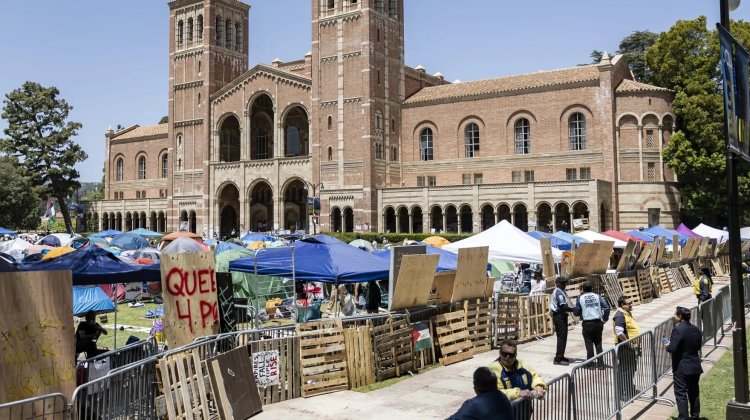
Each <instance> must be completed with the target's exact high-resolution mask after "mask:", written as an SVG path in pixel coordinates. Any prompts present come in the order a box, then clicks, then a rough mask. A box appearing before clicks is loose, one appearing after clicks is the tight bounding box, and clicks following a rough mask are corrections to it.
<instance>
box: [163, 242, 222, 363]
mask: <svg viewBox="0 0 750 420" xmlns="http://www.w3.org/2000/svg"><path fill="white" fill-rule="evenodd" d="M215 270H216V262H215V260H214V254H213V252H204V253H201V254H195V253H180V254H169V255H164V256H163V257H162V259H161V282H162V290H163V297H164V334H165V336H166V338H167V341H168V342H169V346H170V347H171V348H176V347H179V346H183V345H185V344H189V343H192V342H193V340H194V339H195V338H197V337H201V336H206V335H211V334H218V332H219V304H218V296H217V293H216V271H215Z"/></svg>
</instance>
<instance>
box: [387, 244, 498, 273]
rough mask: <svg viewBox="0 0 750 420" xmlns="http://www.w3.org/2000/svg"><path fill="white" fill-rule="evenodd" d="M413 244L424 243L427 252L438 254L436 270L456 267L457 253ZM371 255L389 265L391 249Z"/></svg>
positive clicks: (488, 265) (488, 266) (488, 267)
mask: <svg viewBox="0 0 750 420" xmlns="http://www.w3.org/2000/svg"><path fill="white" fill-rule="evenodd" d="M413 245H424V246H426V247H427V250H426V253H427V254H437V255H440V259H438V265H437V270H436V271H447V270H455V269H456V268H457V267H458V254H454V253H452V252H450V251H446V250H444V249H440V248H437V247H434V246H432V245H427V244H426V243H424V242H417V243H416V244H413ZM373 255H377V256H378V257H380V258H383V259H385V260H386V261H388V262H389V263H388V264H389V266H390V261H391V249H390V248H389V249H381V250H379V251H375V252H373ZM490 267H491V266H490V264H487V269H488V270H489V269H490Z"/></svg>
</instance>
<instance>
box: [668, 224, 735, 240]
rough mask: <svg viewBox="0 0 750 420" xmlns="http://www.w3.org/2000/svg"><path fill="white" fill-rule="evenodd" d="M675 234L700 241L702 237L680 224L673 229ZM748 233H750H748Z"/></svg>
mask: <svg viewBox="0 0 750 420" xmlns="http://www.w3.org/2000/svg"><path fill="white" fill-rule="evenodd" d="M675 230H676V231H677V232H680V233H681V234H683V235H685V236H687V237H688V238H697V239H702V238H703V237H702V236H701V235H698V234H697V233H695V232H693V231H692V230H690V228H689V227H687V226H685V224H684V223H680V225H679V226H677V229H675ZM748 233H750V232H748Z"/></svg>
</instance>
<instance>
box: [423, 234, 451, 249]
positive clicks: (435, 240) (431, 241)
mask: <svg viewBox="0 0 750 420" xmlns="http://www.w3.org/2000/svg"><path fill="white" fill-rule="evenodd" d="M422 242H424V243H426V244H427V245H432V246H434V247H435V248H442V247H443V246H444V245H448V244H449V243H451V241H449V240H447V239H445V238H443V237H440V236H430V237H429V238H425V239H424V240H423V241H422Z"/></svg>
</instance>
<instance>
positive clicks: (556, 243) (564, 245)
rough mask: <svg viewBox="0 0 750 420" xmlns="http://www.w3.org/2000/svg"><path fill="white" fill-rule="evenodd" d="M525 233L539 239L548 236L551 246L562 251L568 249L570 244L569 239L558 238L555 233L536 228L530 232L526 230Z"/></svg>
mask: <svg viewBox="0 0 750 420" xmlns="http://www.w3.org/2000/svg"><path fill="white" fill-rule="evenodd" d="M527 234H528V235H529V236H531V237H532V238H534V239H539V240H541V239H542V238H549V239H550V242H551V243H552V246H553V247H555V248H557V249H560V250H563V251H568V250H570V245H571V243H570V241H568V240H566V239H562V238H559V237H557V236H555V235H552V234H551V233H547V232H540V231H538V230H532V231H531V232H527Z"/></svg>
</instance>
